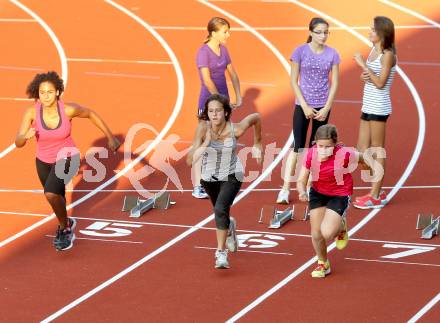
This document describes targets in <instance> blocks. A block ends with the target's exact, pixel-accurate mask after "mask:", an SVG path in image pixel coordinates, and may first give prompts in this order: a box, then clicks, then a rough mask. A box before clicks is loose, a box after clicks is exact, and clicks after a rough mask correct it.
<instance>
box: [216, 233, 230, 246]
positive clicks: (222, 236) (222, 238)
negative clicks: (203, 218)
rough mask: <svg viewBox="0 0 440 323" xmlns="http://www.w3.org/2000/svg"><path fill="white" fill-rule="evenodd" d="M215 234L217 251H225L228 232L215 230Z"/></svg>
mask: <svg viewBox="0 0 440 323" xmlns="http://www.w3.org/2000/svg"><path fill="white" fill-rule="evenodd" d="M216 234H217V250H225V245H226V237H227V236H228V230H220V229H217V230H216Z"/></svg>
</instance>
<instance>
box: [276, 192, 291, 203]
mask: <svg viewBox="0 0 440 323" xmlns="http://www.w3.org/2000/svg"><path fill="white" fill-rule="evenodd" d="M277 203H278V204H289V190H285V189H282V190H281V191H280V192H279V193H278V197H277Z"/></svg>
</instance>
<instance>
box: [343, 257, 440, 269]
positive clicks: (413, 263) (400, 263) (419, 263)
mask: <svg viewBox="0 0 440 323" xmlns="http://www.w3.org/2000/svg"><path fill="white" fill-rule="evenodd" d="M345 259H347V260H353V261H365V262H381V263H382V262H383V263H388V264H398V265H418V266H429V267H440V265H439V264H424V263H421V262H405V261H392V260H377V259H362V258H348V257H346V258H345Z"/></svg>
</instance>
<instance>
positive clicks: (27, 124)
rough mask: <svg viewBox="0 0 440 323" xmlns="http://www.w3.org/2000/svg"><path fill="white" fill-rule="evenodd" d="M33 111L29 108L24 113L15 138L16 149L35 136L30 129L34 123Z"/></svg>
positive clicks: (32, 108)
mask: <svg viewBox="0 0 440 323" xmlns="http://www.w3.org/2000/svg"><path fill="white" fill-rule="evenodd" d="M34 111H35V109H34V107H30V108H28V109H27V110H26V112H25V113H24V116H23V120H22V121H21V125H20V128H19V130H18V133H17V135H16V137H15V146H16V147H17V148H21V147H23V146H24V145H25V144H26V141H28V140H29V139H31V138H32V137H34V136H35V129H34V128H32V127H31V125H32V122H33V121H34V113H35V112H34Z"/></svg>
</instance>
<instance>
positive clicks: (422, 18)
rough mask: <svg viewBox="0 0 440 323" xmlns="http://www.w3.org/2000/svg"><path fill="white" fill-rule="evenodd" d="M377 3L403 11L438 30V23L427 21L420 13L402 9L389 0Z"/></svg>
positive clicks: (439, 25) (402, 7)
mask: <svg viewBox="0 0 440 323" xmlns="http://www.w3.org/2000/svg"><path fill="white" fill-rule="evenodd" d="M378 1H379V2H382V3H383V4H386V5H388V6H390V7H393V8H395V9H397V10H400V11H403V12H405V13H407V14H409V15H411V16H413V17H416V18H419V19H420V20H423V21H424V22H427V23H428V24H431V25H433V26H435V27H436V28H440V24H439V23H438V22H436V21H434V20H432V19H429V18H428V17H426V16H424V15H422V14H420V13H418V12H416V11H414V10H411V9H408V8H406V7H404V6H402V5H400V4H397V3H395V2H393V1H389V0H378Z"/></svg>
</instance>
